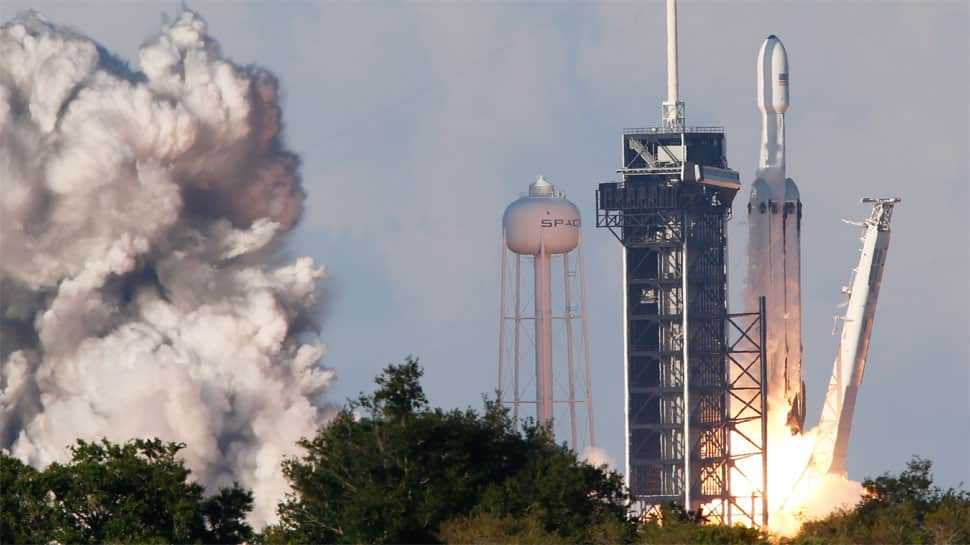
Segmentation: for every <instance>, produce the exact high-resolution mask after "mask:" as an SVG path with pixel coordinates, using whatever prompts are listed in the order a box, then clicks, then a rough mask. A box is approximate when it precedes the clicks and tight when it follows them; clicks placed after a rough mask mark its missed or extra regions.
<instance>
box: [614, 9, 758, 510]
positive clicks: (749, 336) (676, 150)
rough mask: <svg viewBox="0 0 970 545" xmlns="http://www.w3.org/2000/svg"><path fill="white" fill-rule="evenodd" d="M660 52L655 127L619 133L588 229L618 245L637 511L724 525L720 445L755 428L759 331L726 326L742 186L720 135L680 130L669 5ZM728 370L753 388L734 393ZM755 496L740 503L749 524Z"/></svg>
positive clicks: (728, 459)
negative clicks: (671, 507) (751, 424)
mask: <svg viewBox="0 0 970 545" xmlns="http://www.w3.org/2000/svg"><path fill="white" fill-rule="evenodd" d="M667 40H668V42H667V53H668V59H667V64H668V89H667V90H668V94H667V100H666V101H665V102H664V103H663V105H662V106H661V126H660V127H656V128H647V129H627V130H625V131H624V132H623V138H622V150H621V153H622V161H623V162H622V167H621V168H620V169H619V170H618V171H617V173H618V174H620V175H621V176H622V181H620V182H608V183H601V184H599V188H598V190H597V192H596V206H597V215H596V226H597V227H603V228H608V229H609V230H610V231H611V232H612V233H613V234H614V235H615V236H616V238H617V239H618V240H619V241H620V242H621V243H622V245H623V289H624V299H623V318H624V345H625V346H624V351H625V412H626V441H627V442H626V478H627V484H628V486H629V488H630V491H631V493H632V495H633V496H634V497H635V498H636V499H637V500H639V502H640V503H641V504H642V507H643V508H644V509H649V508H650V507H651V506H659V505H663V504H665V503H668V502H671V501H674V502H677V503H679V504H681V505H684V506H685V507H687V508H689V509H692V510H701V509H703V510H704V512H705V514H707V515H714V516H715V518H720V519H721V520H723V521H724V522H730V518H731V517H730V515H729V513H730V512H731V510H730V509H729V508H728V506H729V505H730V504H731V503H732V502H733V500H732V498H731V486H730V479H731V474H732V472H731V468H732V467H733V465H734V464H733V462H734V460H733V458H732V454H731V449H730V441H729V434H730V433H731V431H732V429H733V427H734V426H735V425H736V424H737V422H738V421H739V419H747V420H748V421H753V420H757V421H759V423H762V424H763V420H762V416H763V414H764V409H765V397H764V390H763V388H762V385H761V382H762V381H761V377H762V376H763V372H764V366H763V362H764V359H763V355H764V354H763V351H762V346H763V344H762V340H763V338H762V337H761V335H760V334H761V333H763V331H762V330H761V324H762V323H763V320H762V319H761V317H762V314H760V313H749V314H746V315H743V316H742V315H739V316H738V317H737V319H736V320H735V319H732V317H731V316H730V315H729V314H728V305H727V289H728V288H727V286H728V278H727V270H728V269H727V221H728V219H729V218H730V215H731V203H732V201H733V200H734V197H735V195H736V193H737V192H738V190H739V189H740V187H741V185H740V183H739V181H738V180H739V176H738V173H737V172H735V171H733V170H730V169H729V168H728V163H727V158H726V142H725V136H724V131H723V129H721V128H719V127H687V126H686V123H685V108H684V103H683V102H681V101H680V99H679V96H678V83H677V77H678V76H677V43H676V42H677V25H676V5H675V0H668V2H667ZM762 311H763V310H762ZM742 321H744V322H746V323H745V324H744V325H741V322H742ZM732 331H734V332H739V331H740V332H742V334H741V335H734V336H732V334H731V332H732ZM732 339H734V340H732ZM739 339H740V340H741V342H739ZM737 352H745V353H746V356H745V357H738V358H736V357H734V355H736V353H737ZM732 366H746V367H745V368H746V369H747V373H748V376H750V377H752V379H753V380H750V381H745V385H746V386H741V385H740V383H739V382H737V381H735V380H734V379H732V377H737V376H739V375H740V374H743V373H740V372H734V373H732V370H731V367H732ZM732 399H744V402H743V403H741V404H740V407H741V409H737V410H735V409H733V408H732V407H736V406H738V405H739V404H737V403H732ZM754 429H756V430H759V429H760V430H761V431H762V432H763V431H764V427H763V425H761V426H760V427H759V426H758V425H756V426H755V428H754ZM755 435H757V434H755ZM751 442H752V445H753V446H754V448H753V449H751V450H750V451H748V453H747V455H749V456H764V452H765V451H764V444H765V438H764V434H763V433H762V434H761V436H760V437H752V438H751ZM759 477H761V476H759ZM759 482H763V481H759ZM763 496H764V494H763V493H761V492H760V491H758V495H757V500H756V498H755V497H754V495H752V496H750V497H748V498H747V499H746V500H745V501H746V504H747V506H749V507H748V508H746V509H745V510H744V511H745V514H746V517H748V518H749V520H751V522H752V523H755V524H759V523H760V522H761V520H762V519H763V515H764V513H763V512H764V504H763V503H762V501H761V500H762V499H763ZM755 503H757V504H758V505H757V506H754V505H753V504H755ZM711 505H717V506H720V507H721V509H719V510H717V509H714V510H712V508H711V507H710V506H711ZM756 511H757V512H758V515H757V517H756V516H755V512H756ZM718 515H721V516H720V517H718ZM738 522H740V520H739V521H738Z"/></svg>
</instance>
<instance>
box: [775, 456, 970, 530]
mask: <svg viewBox="0 0 970 545" xmlns="http://www.w3.org/2000/svg"><path fill="white" fill-rule="evenodd" d="M931 469H932V463H931V462H930V461H929V460H925V459H922V458H919V457H913V459H912V460H910V461H909V462H908V463H907V465H906V469H905V470H903V471H902V472H901V473H900V474H899V475H898V476H896V475H892V474H889V473H884V474H883V475H880V476H879V477H876V478H874V479H872V478H870V479H866V480H865V481H863V482H862V485H863V487H864V488H865V490H866V495H865V496H864V497H863V499H862V500H861V501H860V502H859V504H858V505H856V507H855V508H854V509H842V510H839V511H836V512H835V513H832V514H830V515H829V516H827V517H825V518H822V519H820V520H815V521H811V522H807V523H806V524H805V525H803V526H802V529H801V531H800V532H799V534H798V536H796V538H795V540H794V541H795V542H796V543H800V542H804V543H809V542H812V543H814V542H819V541H821V542H822V543H886V544H892V543H970V493H968V492H966V491H958V490H954V489H952V488H951V489H948V490H942V489H940V488H939V487H937V486H935V485H934V484H933V476H932V473H931Z"/></svg>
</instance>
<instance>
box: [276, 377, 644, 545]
mask: <svg viewBox="0 0 970 545" xmlns="http://www.w3.org/2000/svg"><path fill="white" fill-rule="evenodd" d="M422 373H423V372H422V370H421V367H420V365H419V364H418V362H417V360H416V359H414V358H408V359H407V360H406V361H405V362H404V363H403V364H401V365H390V366H388V367H387V368H386V369H384V371H383V372H382V373H381V375H379V376H378V377H377V379H376V383H377V389H376V390H375V392H374V393H372V394H370V395H364V394H361V395H360V396H359V397H358V398H357V399H356V400H354V401H352V402H350V403H348V405H347V406H346V407H345V408H344V409H343V410H342V411H340V412H339V413H338V414H337V416H336V417H335V418H334V419H333V421H331V422H330V423H329V424H328V425H327V426H326V427H324V428H323V429H321V430H320V432H319V433H318V434H317V436H316V437H314V438H312V439H304V440H302V441H301V442H300V445H301V446H302V447H303V449H304V450H305V451H306V454H305V455H304V456H303V457H302V458H299V459H292V460H288V461H287V462H285V464H284V474H285V475H286V476H287V478H288V479H289V481H290V484H291V487H292V490H293V492H292V494H290V495H289V497H288V498H287V500H286V501H284V502H283V503H281V504H280V506H279V514H280V525H279V526H277V527H273V528H269V529H267V531H266V532H264V539H265V540H266V541H270V542H316V543H333V542H355V543H363V542H368V543H433V542H437V541H439V540H444V539H455V538H456V536H464V535H467V534H465V533H461V532H464V530H463V528H464V529H467V528H469V527H476V528H477V527H482V526H484V527H488V528H499V529H500V530H501V531H503V532H506V533H508V532H512V533H513V534H515V535H519V534H521V532H519V530H516V528H520V529H522V532H526V534H528V535H535V536H546V535H556V536H559V538H557V541H558V540H565V541H580V540H586V539H588V538H591V536H592V534H591V532H592V531H594V529H595V531H598V532H600V533H604V532H607V531H608V530H609V529H611V528H612V529H614V530H615V529H616V528H619V529H620V530H617V531H614V532H613V533H614V534H617V535H619V534H622V533H623V532H627V533H630V534H631V535H632V525H631V524H630V523H629V521H627V520H626V512H625V500H626V496H625V492H624V489H623V485H622V481H621V479H620V477H619V476H618V475H617V474H616V473H613V472H609V471H607V470H605V468H594V467H592V466H589V465H587V464H585V463H583V462H580V461H579V460H577V459H576V456H575V454H574V453H573V452H572V451H571V450H569V449H568V448H566V447H565V446H562V445H557V444H555V443H554V441H553V440H552V438H551V436H550V434H549V433H548V431H547V430H543V429H541V428H538V427H536V426H535V425H531V424H530V425H526V426H525V430H524V432H523V433H519V432H517V431H516V430H515V429H514V428H513V425H512V422H511V420H510V418H509V417H508V414H507V411H505V410H504V409H502V408H501V407H499V406H498V405H497V404H496V403H494V402H489V401H486V403H485V410H484V412H483V413H481V414H479V413H477V412H475V411H473V410H470V409H469V410H464V411H459V410H453V411H447V412H446V411H442V410H441V409H430V408H428V406H427V400H426V397H425V395H424V391H423V389H422V387H421V384H420V379H421V376H422ZM448 521H450V522H448ZM530 521H531V522H530ZM446 522H447V524H446ZM510 528H511V529H510ZM496 531H498V530H496ZM515 532H519V534H516V533H515ZM502 535H505V534H502ZM458 538H459V539H460V537H458Z"/></svg>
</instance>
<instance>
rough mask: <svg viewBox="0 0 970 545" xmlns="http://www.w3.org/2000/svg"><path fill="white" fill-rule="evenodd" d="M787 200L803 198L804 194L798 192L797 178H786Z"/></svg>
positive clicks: (793, 200)
mask: <svg viewBox="0 0 970 545" xmlns="http://www.w3.org/2000/svg"><path fill="white" fill-rule="evenodd" d="M785 200H786V201H790V202H795V201H800V200H802V196H801V194H800V193H799V192H798V186H797V185H795V180H792V179H791V178H788V179H786V180H785Z"/></svg>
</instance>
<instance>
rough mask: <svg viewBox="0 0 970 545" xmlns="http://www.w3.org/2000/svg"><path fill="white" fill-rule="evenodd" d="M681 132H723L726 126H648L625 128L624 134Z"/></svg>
mask: <svg viewBox="0 0 970 545" xmlns="http://www.w3.org/2000/svg"><path fill="white" fill-rule="evenodd" d="M681 132H685V133H692V132H699V133H711V134H723V133H724V127H687V128H685V129H684V130H683V131H679V130H676V129H672V128H669V127H646V128H630V129H623V134H680V133H681Z"/></svg>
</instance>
